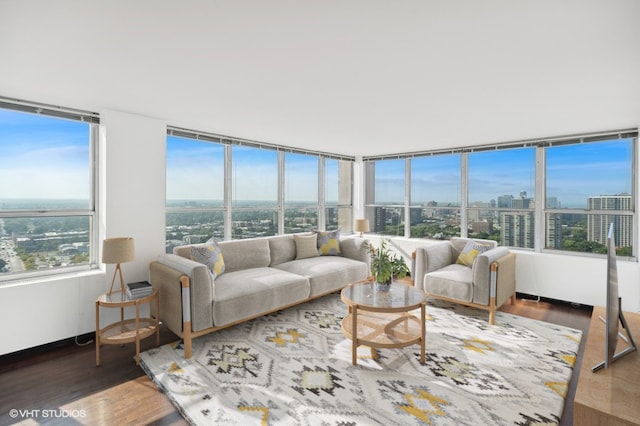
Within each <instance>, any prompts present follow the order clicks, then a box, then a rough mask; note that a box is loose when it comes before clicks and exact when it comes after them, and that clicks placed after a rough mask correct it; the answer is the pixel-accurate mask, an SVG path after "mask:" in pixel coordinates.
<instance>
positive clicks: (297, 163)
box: [167, 136, 337, 203]
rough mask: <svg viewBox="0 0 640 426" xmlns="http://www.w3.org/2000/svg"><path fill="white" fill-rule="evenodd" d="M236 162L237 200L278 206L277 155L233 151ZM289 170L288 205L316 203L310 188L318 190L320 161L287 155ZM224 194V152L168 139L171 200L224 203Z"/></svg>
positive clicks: (238, 148) (247, 149)
mask: <svg viewBox="0 0 640 426" xmlns="http://www.w3.org/2000/svg"><path fill="white" fill-rule="evenodd" d="M232 159H233V161H232V162H233V172H232V176H233V198H234V199H235V200H256V201H273V202H274V203H277V199H278V192H277V191H278V186H277V180H278V153H277V151H275V150H270V149H256V148H252V147H246V146H237V145H234V146H233V148H232ZM329 167H331V166H329ZM285 168H286V172H285V181H286V182H287V184H286V186H285V200H286V201H287V202H292V203H296V202H298V203H299V202H316V201H317V199H318V196H317V190H316V191H309V188H317V187H318V157H315V156H311V155H303V154H293V153H286V154H285ZM335 170H336V171H337V166H336V167H335ZM336 186H337V184H336ZM223 191H224V148H223V146H222V145H221V144H217V143H207V142H202V141H195V140H192V139H186V138H178V137H173V136H169V137H168V143H167V199H170V200H175V199H198V200H222V199H223V197H224V192H223ZM334 192H335V191H334ZM335 198H337V196H335Z"/></svg>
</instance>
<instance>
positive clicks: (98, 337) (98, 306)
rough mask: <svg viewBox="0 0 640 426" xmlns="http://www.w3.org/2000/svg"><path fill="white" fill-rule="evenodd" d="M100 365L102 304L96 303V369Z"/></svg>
mask: <svg viewBox="0 0 640 426" xmlns="http://www.w3.org/2000/svg"><path fill="white" fill-rule="evenodd" d="M99 365H100V304H99V303H98V301H96V367H97V366H99Z"/></svg>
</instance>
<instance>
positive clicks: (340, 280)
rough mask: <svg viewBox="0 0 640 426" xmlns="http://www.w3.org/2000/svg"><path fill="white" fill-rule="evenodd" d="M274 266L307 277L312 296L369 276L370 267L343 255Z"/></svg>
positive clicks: (313, 258)
mask: <svg viewBox="0 0 640 426" xmlns="http://www.w3.org/2000/svg"><path fill="white" fill-rule="evenodd" d="M274 268H278V269H281V270H283V271H287V272H291V273H294V274H297V275H302V276H305V277H307V278H308V279H309V284H310V285H311V293H310V296H311V297H315V296H318V295H321V294H325V293H329V292H331V291H335V290H339V289H341V288H343V287H345V286H346V285H348V284H350V283H354V282H357V281H361V280H364V279H365V278H367V277H368V276H369V267H368V265H367V264H366V263H365V262H360V261H358V260H353V259H349V258H346V257H341V256H319V257H311V258H307V259H299V260H293V261H291V262H285V263H281V264H280V265H276V266H275V267H274Z"/></svg>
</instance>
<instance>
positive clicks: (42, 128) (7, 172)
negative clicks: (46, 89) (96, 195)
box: [0, 109, 90, 200]
mask: <svg viewBox="0 0 640 426" xmlns="http://www.w3.org/2000/svg"><path fill="white" fill-rule="evenodd" d="M89 137H90V126H89V125H88V124H86V123H82V122H78V121H73V120H63V119H54V118H49V117H45V116H39V115H36V114H28V113H22V112H16V111H10V110H5V109H0V153H1V154H0V182H2V183H3V184H2V185H0V198H19V199H24V198H57V199H87V200H88V199H89V194H90V191H89V158H90V156H89V144H88V141H89Z"/></svg>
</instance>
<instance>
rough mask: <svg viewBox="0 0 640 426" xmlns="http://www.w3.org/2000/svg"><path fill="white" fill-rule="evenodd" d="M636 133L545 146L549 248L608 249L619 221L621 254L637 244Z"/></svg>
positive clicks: (629, 254) (630, 252)
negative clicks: (610, 232) (633, 134)
mask: <svg viewBox="0 0 640 426" xmlns="http://www.w3.org/2000/svg"><path fill="white" fill-rule="evenodd" d="M634 146H635V145H634V138H631V137H627V138H621V139H608V138H605V139H604V140H598V141H587V142H584V141H583V142H582V143H569V144H559V145H557V146H553V145H552V146H549V147H547V148H546V149H545V154H546V157H545V170H546V173H545V176H546V180H545V184H546V185H545V192H546V198H545V205H544V208H545V221H546V235H545V247H546V248H548V249H558V250H568V251H577V252H593V253H606V252H607V248H606V243H607V233H608V230H609V225H610V224H612V223H613V225H614V236H615V242H616V246H617V248H618V250H617V251H618V254H619V255H622V256H632V255H633V247H634V235H635V230H634V224H635V220H634V212H635V196H634V195H633V194H635V189H634V174H635V173H634V170H635V168H634V158H635V155H634Z"/></svg>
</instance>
